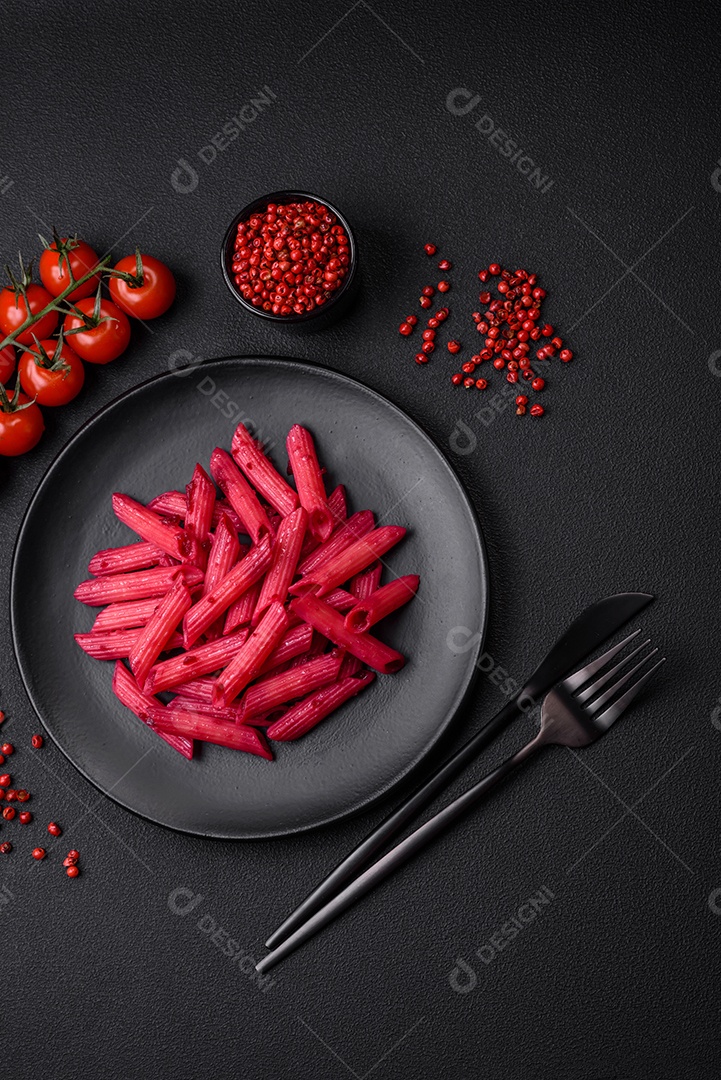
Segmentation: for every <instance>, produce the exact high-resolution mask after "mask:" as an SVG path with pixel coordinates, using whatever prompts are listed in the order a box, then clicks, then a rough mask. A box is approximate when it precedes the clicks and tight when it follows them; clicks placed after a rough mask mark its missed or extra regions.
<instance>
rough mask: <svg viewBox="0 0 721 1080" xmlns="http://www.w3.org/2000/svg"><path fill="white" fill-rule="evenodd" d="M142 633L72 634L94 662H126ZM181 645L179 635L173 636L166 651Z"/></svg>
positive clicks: (133, 631)
mask: <svg viewBox="0 0 721 1080" xmlns="http://www.w3.org/2000/svg"><path fill="white" fill-rule="evenodd" d="M141 633H142V628H136V629H134V630H108V631H105V630H102V631H101V632H100V633H97V634H96V633H95V632H94V631H91V632H90V633H89V634H74V635H73V636H74V638H75V640H76V642H77V643H78V645H79V646H80V648H81V649H82V650H83V652H86V653H87V654H88V656H92V657H94V658H95V659H96V660H126V659H127V657H128V656H130V653H131V651H132V649H133V647H134V645H135V643H136V642H137V640H138V638H139V637H140V635H141ZM182 644H183V639H182V638H181V636H180V634H174V635H173V637H172V638H171V639H170V641H168V643H167V645H166V648H167V649H177V648H179V647H180V646H182Z"/></svg>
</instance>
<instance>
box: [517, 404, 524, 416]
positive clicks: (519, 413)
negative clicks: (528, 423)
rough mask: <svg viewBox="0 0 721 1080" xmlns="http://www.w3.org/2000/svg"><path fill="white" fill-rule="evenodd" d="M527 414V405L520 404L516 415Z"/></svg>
mask: <svg viewBox="0 0 721 1080" xmlns="http://www.w3.org/2000/svg"><path fill="white" fill-rule="evenodd" d="M525 415H526V406H525V405H519V406H518V408H517V409H516V416H525Z"/></svg>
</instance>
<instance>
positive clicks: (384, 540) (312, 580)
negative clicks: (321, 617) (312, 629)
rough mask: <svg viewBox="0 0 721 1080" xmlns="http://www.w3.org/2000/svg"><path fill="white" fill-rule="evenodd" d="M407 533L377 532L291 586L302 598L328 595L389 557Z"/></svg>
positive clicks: (385, 528)
mask: <svg viewBox="0 0 721 1080" xmlns="http://www.w3.org/2000/svg"><path fill="white" fill-rule="evenodd" d="M406 532H407V530H406V529H404V528H403V527H402V526H401V525H382V526H381V527H380V528H379V529H374V530H373V532H370V533H368V535H367V536H363V537H362V538H361V539H360V540H356V541H355V542H354V543H352V544H351V546H350V547H348V548H346V549H345V551H342V552H341V553H340V554H339V555H336V556H335V557H334V558H333V559H330V560H329V561H328V562H326V563H323V565H322V566H321V567H319V568H318V569H316V570H313V571H311V572H310V573H308V574H305V575H304V576H303V578H302V579H301V580H300V581H297V582H296V583H295V585H292V586H291V588H290V592H291V594H293V595H296V596H299V595H303V594H305V593H306V592H311V591H313V592H315V594H316V595H317V596H324V595H325V594H326V593H329V592H331V590H332V589H334V588H335V587H336V586H337V585H341V584H342V583H343V582H344V581H347V580H348V579H349V578H351V577H353V575H354V574H357V573H359V571H361V570H364V569H365V568H366V567H367V566H368V565H369V564H370V563H372V562H375V560H376V559H379V558H380V557H381V556H382V555H385V553H386V552H387V551H390V549H391V548H392V547H394V546H395V545H396V544H397V543H398V542H399V541H400V540H402V539H403V537H404V536H405V535H406Z"/></svg>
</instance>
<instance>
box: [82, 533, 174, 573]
mask: <svg viewBox="0 0 721 1080" xmlns="http://www.w3.org/2000/svg"><path fill="white" fill-rule="evenodd" d="M162 554H163V552H162V551H161V550H160V548H159V547H156V545H155V544H151V543H149V542H148V541H147V540H141V541H140V542H139V543H137V544H127V545H126V546H125V547H114V548H105V549H104V550H103V551H98V552H96V553H95V555H93V557H92V559H91V560H90V562H89V563H88V570H89V571H90V573H91V574H95V575H96V576H97V577H101V576H102V575H103V574H129V573H131V571H133V570H149V569H150V567H151V566H157V565H158V564H159V562H160V558H161V556H162Z"/></svg>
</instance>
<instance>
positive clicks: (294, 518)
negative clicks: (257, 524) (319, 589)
mask: <svg viewBox="0 0 721 1080" xmlns="http://www.w3.org/2000/svg"><path fill="white" fill-rule="evenodd" d="M307 525H308V514H307V513H306V511H305V510H304V509H303V507H302V506H300V507H298V509H297V510H294V511H293V513H292V514H289V515H288V517H286V518H283V520H282V521H281V524H280V527H279V529H278V535H277V536H276V538H275V544H274V546H273V558H272V561H271V564H270V566H269V567H268V573H267V574H266V575H265V577H264V578H263V583H262V586H261V589H260V595H259V596H258V601H257V603H256V605H255V610H254V611H253V619H252V624H253V626H257V625H258V623H259V622H260V620H261V618H262V616H263V614H264V612H265V611H266V610H267V608H268V606H269V605H270V604H271V603H272V601H273V600H279V601H280V602H281V604H282V603H284V602H285V600H286V597H287V595H288V588H289V586H290V583H291V581H292V580H293V578H294V577H295V571H296V567H297V565H298V557H299V555H300V549H301V545H302V543H303V537H304V536H305V531H306V527H307Z"/></svg>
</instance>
